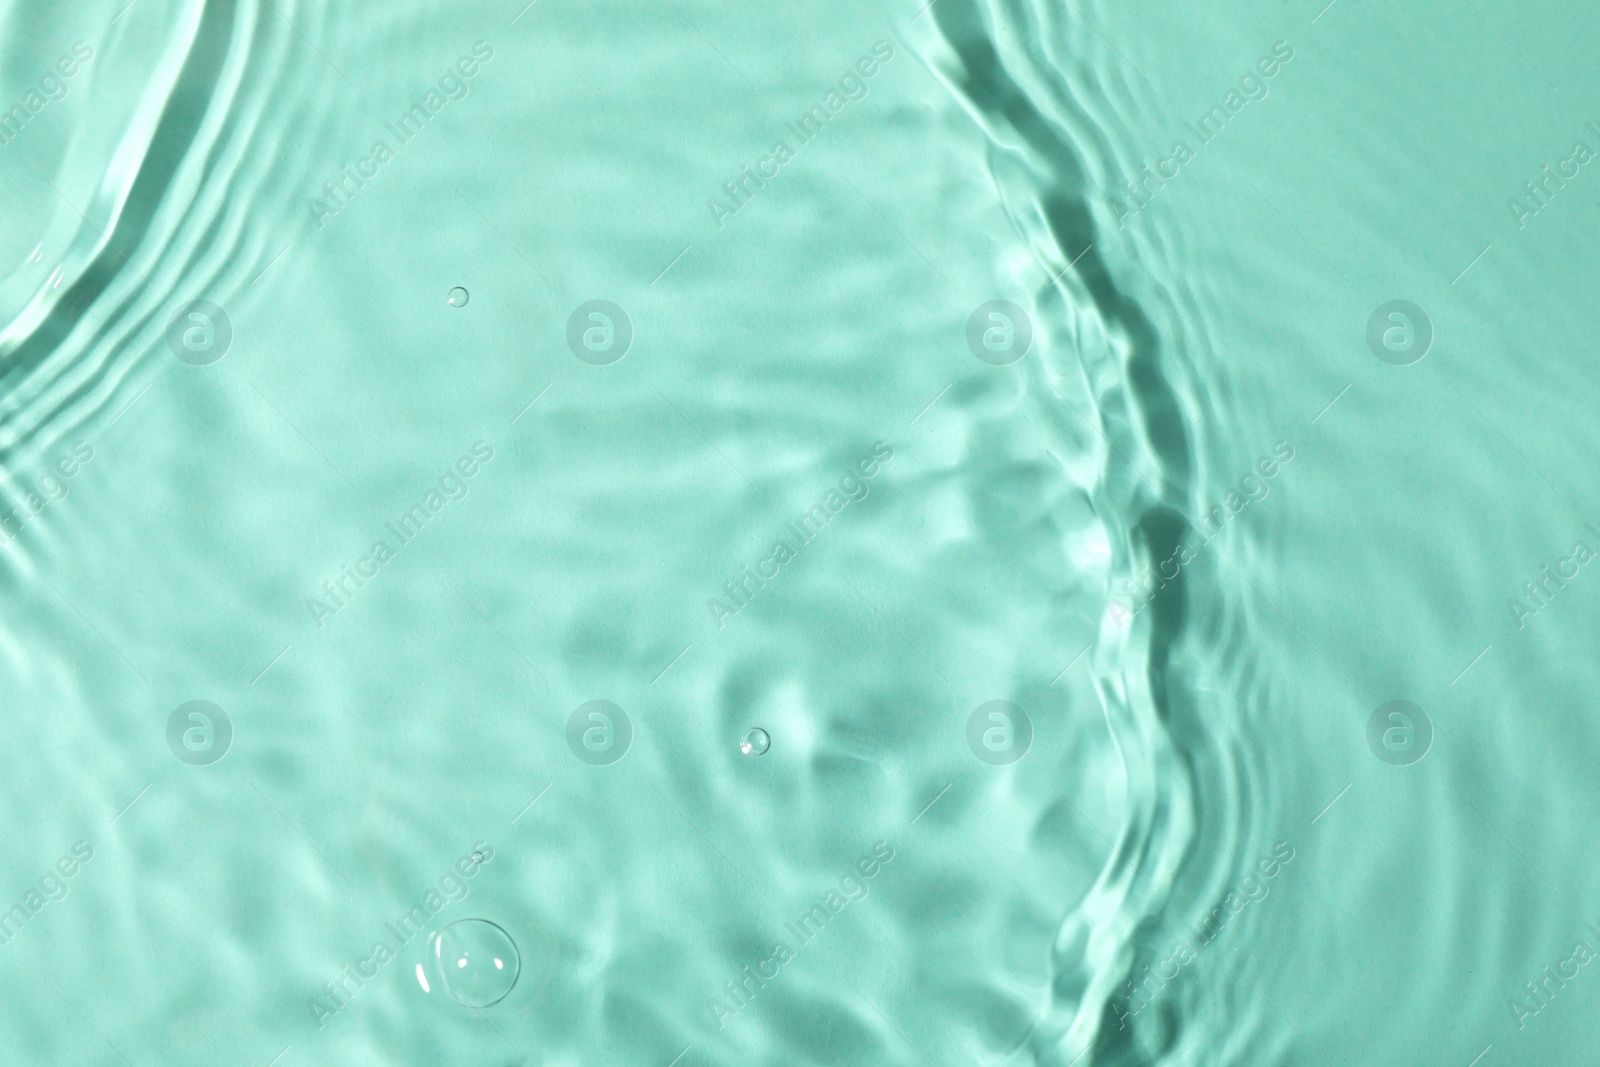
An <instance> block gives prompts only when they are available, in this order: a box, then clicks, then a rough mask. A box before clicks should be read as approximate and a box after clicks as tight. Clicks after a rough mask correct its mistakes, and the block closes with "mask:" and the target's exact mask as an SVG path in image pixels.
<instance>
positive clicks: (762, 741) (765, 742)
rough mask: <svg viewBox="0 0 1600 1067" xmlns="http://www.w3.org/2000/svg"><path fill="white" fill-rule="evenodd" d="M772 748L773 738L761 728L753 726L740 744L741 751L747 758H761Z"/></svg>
mask: <svg viewBox="0 0 1600 1067" xmlns="http://www.w3.org/2000/svg"><path fill="white" fill-rule="evenodd" d="M771 747H772V738H771V737H769V736H767V732H766V731H765V730H763V729H762V728H761V727H759V726H753V727H751V728H750V730H749V731H748V732H747V733H746V734H745V735H744V740H743V741H740V742H739V751H740V752H743V753H744V754H745V755H746V756H760V755H762V754H764V753H765V752H766V751H767V749H769V748H771Z"/></svg>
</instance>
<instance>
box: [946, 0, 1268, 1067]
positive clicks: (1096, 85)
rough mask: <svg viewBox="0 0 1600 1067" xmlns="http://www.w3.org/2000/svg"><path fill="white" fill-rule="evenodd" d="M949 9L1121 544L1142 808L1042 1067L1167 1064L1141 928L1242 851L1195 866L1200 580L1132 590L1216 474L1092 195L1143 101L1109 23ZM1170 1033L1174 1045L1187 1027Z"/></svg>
mask: <svg viewBox="0 0 1600 1067" xmlns="http://www.w3.org/2000/svg"><path fill="white" fill-rule="evenodd" d="M930 14H932V15H933V18H932V19H931V20H930V21H931V22H932V23H933V24H934V25H935V26H936V29H937V33H936V34H930V35H929V39H927V40H926V41H924V42H923V45H922V50H923V53H924V56H925V58H926V61H927V62H928V63H929V65H930V66H931V67H932V68H933V69H934V70H935V71H936V72H937V73H939V74H940V76H941V77H942V78H943V79H944V80H945V82H946V83H947V84H948V85H949V86H950V88H951V91H952V92H953V93H954V94H956V96H957V97H958V99H959V100H960V101H961V102H962V103H963V104H964V105H965V106H966V107H967V108H968V109H969V111H970V112H971V114H972V115H973V117H974V118H975V120H976V121H977V122H978V123H979V124H980V125H981V127H982V128H983V130H984V132H985V134H986V136H987V138H988V142H989V164H990V167H989V169H990V173H991V176H992V177H993V179H994V182H995V185H996V187H997V189H998V191H999V194H1000V197H1001V199H1002V202H1003V204H1004V206H1005V209H1006V212H1007V214H1008V215H1009V217H1010V218H1011V220H1012V222H1013V224H1014V225H1015V226H1016V228H1017V230H1018V231H1019V233H1020V235H1021V236H1022V238H1023V240H1024V242H1025V244H1026V245H1027V247H1028V248H1029V249H1030V250H1031V252H1032V255H1033V256H1034V258H1035V259H1036V261H1037V262H1038V263H1039V265H1040V266H1041V267H1042V268H1043V269H1044V273H1045V274H1046V275H1047V276H1048V277H1050V278H1052V279H1054V280H1053V281H1052V282H1050V283H1049V284H1046V285H1044V286H1041V287H1040V288H1039V289H1038V290H1037V291H1035V293H1034V294H1033V301H1032V307H1031V311H1032V314H1033V315H1034V317H1035V320H1036V321H1038V322H1041V323H1046V324H1048V328H1047V329H1045V330H1043V331H1041V332H1042V333H1043V334H1044V335H1045V339H1046V346H1045V349H1044V351H1043V353H1042V358H1041V360H1040V361H1039V362H1038V363H1037V364H1034V363H1030V367H1031V370H1032V380H1031V382H1030V387H1031V393H1032V396H1033V397H1034V400H1035V404H1036V408H1037V410H1038V417H1039V418H1040V420H1041V422H1042V423H1043V424H1045V425H1056V426H1058V427H1059V426H1061V425H1062V424H1063V423H1064V422H1070V421H1072V420H1074V419H1077V420H1081V422H1083V423H1086V424H1087V425H1088V426H1090V427H1092V430H1093V434H1094V435H1095V437H1096V438H1097V440H1098V447H1097V448H1095V449H1094V450H1093V455H1094V459H1095V462H1094V464H1093V465H1092V467H1091V468H1090V469H1087V470H1078V471H1071V470H1069V471H1066V472H1064V473H1066V474H1067V475H1068V476H1069V477H1070V476H1075V477H1076V478H1077V480H1078V481H1079V482H1080V484H1081V487H1082V489H1083V491H1084V493H1085V494H1086V496H1087V497H1088V498H1089V499H1090V500H1091V501H1092V502H1093V506H1094V511H1095V514H1096V516H1097V519H1098V522H1099V524H1100V527H1101V534H1102V536H1103V538H1104V542H1105V544H1106V545H1108V546H1110V552H1109V554H1108V556H1107V558H1105V559H1103V560H1100V561H1097V562H1098V564H1099V573H1098V574H1097V575H1094V576H1093V577H1094V578H1095V579H1096V580H1097V581H1098V583H1099V585H1100V588H1101V590H1102V593H1103V595H1104V596H1105V604H1106V610H1105V612H1104V614H1103V616H1102V620H1101V625H1100V627H1099V631H1098V634H1097V635H1096V638H1095V642H1094V645H1093V648H1092V655H1091V663H1092V669H1093V671H1094V677H1095V687H1096V691H1097V693H1098V695H1099V697H1100V702H1101V707H1102V710H1103V712H1104V714H1105V717H1106V722H1107V725H1108V728H1109V730H1110V733H1111V735H1112V738H1113V740H1114V741H1115V744H1116V746H1117V749H1118V751H1119V753H1120V755H1121V759H1122V766H1123V771H1124V774H1125V775H1126V811H1125V817H1124V822H1123V824H1122V826H1121V829H1120V831H1119V833H1118V835H1117V837H1116V840H1115V842H1114V843H1113V845H1112V849H1111V854H1110V857H1109V858H1108V860H1107V863H1106V865H1105V867H1104V869H1103V870H1102V871H1101V874H1100V876H1099V878H1098V879H1097V880H1096V882H1095V883H1094V885H1093V886H1092V888H1091V889H1090V890H1089V892H1088V893H1087V894H1086V895H1085V896H1084V898H1083V899H1082V900H1081V901H1080V902H1079V904H1078V905H1077V906H1076V907H1075V908H1074V909H1072V911H1071V912H1070V913H1069V914H1067V915H1066V916H1065V918H1064V919H1063V920H1062V922H1061V924H1060V927H1059V929H1058V931H1057V933H1056V936H1055V939H1054V943H1053V946H1052V953H1051V957H1052V960H1051V962H1052V972H1053V982H1052V993H1053V999H1052V1003H1051V1004H1050V1006H1049V1009H1048V1011H1047V1012H1046V1014H1045V1016H1044V1018H1043V1019H1042V1020H1041V1021H1040V1023H1039V1024H1038V1025H1036V1026H1035V1027H1034V1029H1033V1031H1032V1032H1031V1035H1030V1037H1029V1039H1028V1044H1029V1046H1030V1051H1031V1053H1032V1056H1033V1058H1034V1059H1035V1061H1036V1062H1039V1063H1043V1064H1061V1065H1065V1064H1070V1063H1075V1062H1080V1060H1081V1058H1082V1057H1084V1056H1085V1055H1086V1054H1089V1053H1092V1054H1093V1055H1092V1058H1091V1059H1090V1060H1084V1061H1082V1062H1120V1063H1139V1062H1150V1060H1149V1059H1148V1055H1149V1054H1148V1053H1138V1052H1136V1051H1135V1050H1134V1049H1133V1047H1132V1046H1131V1045H1130V1044H1129V1043H1128V1040H1127V1033H1126V1030H1125V1027H1124V1025H1123V1020H1122V1018H1121V1016H1123V1015H1124V1012H1123V1011H1122V1009H1121V1008H1119V1007H1118V1006H1117V1004H1116V999H1117V998H1118V996H1119V994H1121V993H1122V989H1121V987H1122V986H1124V985H1125V983H1126V981H1127V979H1128V978H1129V975H1130V972H1132V971H1133V970H1134V969H1135V963H1136V961H1137V959H1138V957H1139V949H1138V947H1137V946H1136V944H1135V935H1136V934H1137V933H1138V932H1140V931H1141V930H1145V929H1148V928H1150V927H1153V926H1156V925H1159V924H1160V923H1162V921H1163V919H1164V917H1165V916H1166V913H1167V912H1168V911H1169V909H1170V908H1171V907H1172V897H1173V892H1174V887H1175V885H1176V884H1177V883H1178V881H1179V879H1180V875H1181V877H1182V878H1183V879H1184V881H1185V882H1188V881H1190V880H1198V881H1199V882H1202V883H1204V882H1208V881H1213V882H1214V881H1215V879H1216V877H1217V876H1218V873H1219V872H1220V871H1221V870H1222V869H1223V864H1222V863H1221V862H1220V861H1219V862H1216V863H1213V864H1211V865H1210V868H1209V869H1208V870H1195V869H1194V868H1195V867H1196V866H1197V865H1198V866H1205V865H1204V864H1202V863H1200V861H1198V860H1196V859H1194V857H1193V852H1194V844H1195V839H1196V836H1197V833H1198V827H1197V818H1198V810H1199V807H1200V800H1199V794H1200V792H1201V790H1202V789H1203V788H1207V787H1209V785H1210V784H1211V783H1204V784H1203V783H1202V781H1201V776H1202V774H1203V772H1200V771H1198V770H1197V768H1196V766H1195V764H1196V762H1197V760H1196V759H1195V754H1194V753H1193V752H1191V751H1189V750H1188V749H1187V748H1186V746H1193V745H1195V744H1205V743H1206V741H1205V740H1204V739H1203V738H1199V737H1196V736H1194V734H1193V732H1191V731H1186V730H1184V729H1182V728H1177V727H1175V725H1174V722H1173V717H1174V716H1175V715H1176V714H1179V712H1178V710H1177V709H1179V708H1181V707H1183V706H1184V705H1185V703H1186V702H1185V701H1183V700H1182V699H1175V698H1174V694H1172V693H1169V692H1168V691H1167V685H1168V684H1169V679H1168V678H1167V676H1166V673H1165V672H1166V667H1167V659H1168V651H1169V649H1170V647H1171V646H1172V644H1173V643H1174V641H1175V640H1176V638H1177V636H1178V633H1179V632H1180V629H1181V627H1182V625H1183V622H1184V603H1185V596H1186V590H1185V584H1186V583H1185V578H1186V576H1184V575H1179V578H1178V580H1177V581H1175V582H1172V583H1169V584H1170V585H1172V586H1173V587H1174V588H1173V589H1172V590H1171V592H1170V593H1169V594H1168V595H1167V596H1165V597H1164V598H1163V600H1162V602H1161V603H1159V604H1156V605H1154V606H1153V607H1150V608H1149V610H1140V609H1131V610H1130V602H1129V598H1128V597H1127V596H1126V594H1125V593H1124V592H1123V591H1124V590H1126V589H1128V588H1130V587H1132V586H1134V585H1136V584H1137V583H1136V582H1135V580H1134V579H1135V576H1136V575H1145V574H1148V572H1149V571H1150V569H1151V567H1152V565H1153V562H1154V561H1155V560H1158V559H1165V558H1168V557H1169V556H1170V555H1171V553H1172V552H1173V550H1174V548H1175V545H1176V543H1177V541H1178V539H1179V536H1180V533H1181V529H1182V526H1183V520H1182V518H1181V516H1182V515H1183V514H1184V513H1185V512H1186V511H1187V510H1188V509H1187V508H1186V507H1185V506H1184V502H1185V498H1186V496H1187V495H1188V493H1189V492H1190V491H1191V489H1192V487H1193V486H1194V485H1195V484H1196V483H1197V482H1199V481H1201V480H1202V478H1203V476H1202V474H1201V473H1200V472H1197V471H1195V470H1193V469H1192V467H1193V463H1194V460H1193V458H1192V457H1193V455H1194V453H1195V451H1196V450H1195V449H1194V447H1193V444H1192V436H1193V434H1192V431H1191V430H1190V429H1189V427H1190V425H1191V418H1192V410H1193V408H1194V407H1196V405H1197V401H1195V400H1194V399H1193V397H1192V395H1191V394H1192V392H1194V391H1192V390H1188V389H1186V388H1185V385H1184V384H1183V376H1184V368H1183V367H1182V364H1181V356H1180V353H1179V352H1178V351H1176V349H1177V348H1178V347H1179V344H1178V343H1174V342H1173V341H1169V340H1167V339H1166V338H1165V337H1164V336H1163V334H1162V333H1161V332H1160V331H1158V328H1157V323H1156V321H1155V316H1154V315H1153V314H1152V313H1151V312H1150V311H1148V310H1147V309H1146V308H1145V307H1142V306H1141V305H1140V303H1139V302H1137V300H1136V299H1135V298H1134V297H1133V296H1132V295H1130V293H1129V292H1127V291H1125V290H1124V289H1123V288H1121V287H1120V286H1119V283H1118V281H1117V280H1116V279H1115V277H1114V272H1113V264H1112V262H1111V261H1110V260H1109V258H1108V256H1107V255H1106V254H1105V253H1103V252H1102V251H1101V250H1100V249H1099V248H1098V247H1097V245H1099V244H1101V243H1103V235H1101V234H1100V233H1099V231H1098V229H1097V221H1096V219H1095V217H1094V215H1093V213H1092V212H1091V205H1090V203H1089V195H1090V189H1091V180H1090V175H1089V173H1088V168H1089V166H1090V164H1089V162H1088V158H1089V157H1090V156H1091V155H1094V154H1096V153H1102V152H1103V151H1104V152H1109V146H1108V145H1107V140H1108V135H1107V133H1106V124H1107V123H1108V122H1114V121H1115V117H1116V109H1117V106H1118V104H1117V103H1116V101H1117V100H1118V98H1119V97H1121V98H1122V99H1124V100H1126V101H1128V102H1127V103H1125V104H1123V105H1122V106H1128V107H1131V106H1135V104H1134V102H1133V100H1132V95H1131V91H1130V90H1128V89H1126V87H1125V86H1119V85H1116V84H1109V83H1108V82H1109V81H1110V79H1109V78H1107V77H1105V76H1102V75H1098V74H1097V73H1096V69H1097V67H1096V64H1095V63H1093V62H1092V61H1091V60H1086V59H1084V58H1081V57H1082V56H1083V55H1085V54H1090V49H1089V48H1088V46H1089V45H1090V44H1091V43H1097V42H1095V38H1094V33H1095V31H1094V30H1093V29H1092V28H1091V26H1090V25H1089V24H1088V23H1087V22H1085V21H1082V20H1079V19H1077V18H1076V17H1075V16H1071V15H1067V14H1066V13H1064V12H1059V11H1057V10H1055V8H1054V6H1053V5H1040V4H1034V3H1031V2H1030V0H1016V2H1011V0H993V2H991V3H983V2H982V0H943V2H941V3H940V4H939V5H937V6H936V7H935V8H934V9H932V11H931V12H930ZM1064 20H1065V21H1064ZM997 27H1006V28H1008V30H1000V29H997ZM1069 72H1070V73H1069ZM1079 83H1083V84H1079ZM1088 99H1094V100H1097V101H1100V102H1101V103H1102V107H1103V109H1105V110H1108V111H1109V114H1107V115H1100V114H1094V113H1091V110H1090V108H1089V106H1088V105H1085V104H1082V103H1080V102H1079V101H1080V100H1088ZM1107 101H1109V102H1110V103H1109V104H1106V103H1105V102H1107ZM1052 341H1053V342H1054V344H1051V342H1052ZM1063 411H1064V412H1065V414H1064V415H1063V414H1061V413H1062V412H1063ZM1080 432H1081V429H1080ZM1221 762H1222V764H1223V766H1222V768H1221V770H1220V773H1217V777H1218V778H1220V779H1221V781H1220V783H1217V784H1218V787H1219V789H1220V790H1221V792H1222V794H1223V796H1222V797H1221V798H1219V807H1220V808H1221V809H1223V810H1227V809H1228V808H1229V807H1232V806H1234V801H1233V800H1232V798H1231V797H1230V796H1228V794H1231V793H1232V792H1233V790H1232V788H1231V785H1230V783H1231V780H1232V778H1233V776H1234V775H1235V773H1236V772H1235V771H1234V770H1232V769H1231V768H1230V766H1229V765H1228V760H1227V758H1226V756H1224V758H1223V759H1222V760H1221ZM1210 832H1216V831H1215V830H1213V831H1210ZM1236 834H1237V828H1236V827H1234V826H1232V825H1225V826H1224V827H1223V828H1222V830H1221V836H1222V837H1223V838H1224V839H1225V840H1231V839H1232V838H1233V837H1234V836H1236ZM1221 851H1222V852H1223V853H1225V852H1226V851H1227V849H1226V848H1224V849H1222V850H1221ZM1186 864H1187V866H1186ZM1164 1041H1165V1042H1167V1043H1168V1047H1171V1044H1172V1043H1175V1041H1176V1038H1175V1037H1174V1036H1173V1035H1167V1037H1166V1038H1165V1039H1164Z"/></svg>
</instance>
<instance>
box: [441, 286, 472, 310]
mask: <svg viewBox="0 0 1600 1067" xmlns="http://www.w3.org/2000/svg"><path fill="white" fill-rule="evenodd" d="M445 299H446V300H448V301H449V302H450V306H451V307H453V308H459V307H466V306H467V301H468V300H470V299H471V296H470V294H468V292H467V291H466V290H465V289H463V288H461V286H459V285H458V286H456V287H455V288H454V289H452V290H450V295H449V296H448V297H446V298H445Z"/></svg>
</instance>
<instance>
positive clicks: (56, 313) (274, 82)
mask: <svg viewBox="0 0 1600 1067" xmlns="http://www.w3.org/2000/svg"><path fill="white" fill-rule="evenodd" d="M130 7H131V5H130ZM290 14H293V10H292V8H291V9H290ZM58 20H59V22H60V26H59V27H58V28H57V29H58V32H57V33H56V34H54V36H59V37H62V38H63V39H66V38H68V37H70V36H71V35H72V34H79V35H80V36H79V38H78V40H77V41H76V42H75V44H74V46H73V48H74V52H73V54H74V56H75V57H76V58H77V59H78V60H80V61H81V68H80V70H79V72H78V73H77V75H76V80H77V82H78V83H79V84H78V86H77V87H76V88H77V89H78V94H77V95H73V94H69V95H68V96H67V97H66V98H65V101H66V102H64V103H63V104H61V105H58V109H59V110H61V111H64V112H66V114H64V115H60V116H57V115H50V116H48V117H49V118H50V119H51V120H52V121H55V122H56V123H57V125H56V126H47V125H46V124H45V123H44V122H43V120H42V119H35V120H32V122H31V123H30V125H29V126H27V127H25V128H23V129H22V130H20V131H19V132H18V134H17V135H16V137H15V139H14V143H8V144H7V146H6V150H7V151H8V152H9V153H12V154H13V155H14V156H16V157H19V158H20V157H24V156H27V157H31V158H25V159H20V162H21V164H22V165H23V166H24V167H25V168H26V169H27V170H28V171H32V172H34V173H37V174H38V175H39V177H40V180H42V181H43V182H44V183H46V186H47V187H46V188H45V189H44V191H43V192H42V193H38V192H36V191H34V190H31V189H30V190H29V193H30V196H31V197H32V198H33V199H35V200H36V201H37V202H41V203H47V204H48V205H49V208H48V209H47V210H46V211H45V212H42V213H40V214H38V215H37V216H35V218H34V219H33V220H30V221H33V222H34V229H33V231H32V232H31V233H29V234H28V235H27V240H26V245H27V246H28V247H31V251H28V252H26V254H23V247H21V246H18V247H16V248H15V251H16V253H17V254H16V255H15V257H14V258H13V259H12V260H11V262H9V263H8V264H7V272H6V274H5V276H4V278H3V279H0V294H4V302H3V305H0V314H3V316H4V322H3V325H0V395H3V396H4V402H3V403H4V407H3V408H0V462H3V463H5V464H6V465H7V466H17V465H19V464H22V463H26V462H28V461H29V460H30V459H31V458H32V456H33V454H34V453H36V452H38V451H39V450H40V449H43V448H48V447H50V445H51V444H52V443H53V442H55V441H58V440H60V439H62V438H64V437H65V436H66V435H68V434H71V433H74V432H83V431H82V429H81V428H83V427H86V426H87V425H88V424H89V423H90V422H91V421H92V420H93V419H94V418H95V416H96V415H99V416H101V418H100V420H99V421H100V422H101V423H102V424H103V423H104V421H105V419H106V418H108V417H109V416H110V413H111V412H115V411H116V410H117V408H119V407H121V405H122V404H124V403H126V402H127V401H128V400H129V399H130V398H131V397H133V396H134V395H136V394H137V393H138V392H139V391H140V390H141V389H142V388H143V385H142V384H141V382H142V380H143V379H146V378H148V376H149V372H151V371H152V370H154V369H158V368H161V367H164V365H163V364H160V363H156V362H154V360H153V359H152V357H154V359H159V358H160V357H162V356H164V355H166V354H167V352H166V349H167V347H168V346H167V344H166V343H165V337H166V334H167V332H168V328H169V325H170V321H169V320H170V318H171V315H172V313H173V311H174V309H175V308H177V307H178V306H179V305H181V304H183V303H185V302H186V301H188V300H191V299H194V298H196V297H197V296H199V295H201V294H204V296H205V297H207V298H208V299H210V300H211V301H215V302H223V303H230V304H231V302H232V299H233V298H234V296H235V295H237V294H238V293H239V292H240V291H242V290H243V289H245V288H246V286H247V284H248V278H249V275H250V273H251V272H252V271H253V270H254V268H255V267H256V266H257V262H256V261H257V259H258V258H259V256H260V248H261V247H262V246H263V244H264V241H263V237H262V234H263V232H264V231H267V230H271V229H273V228H274V227H279V226H280V225H281V211H277V212H274V211H273V210H271V209H272V208H273V207H274V199H275V198H274V197H270V196H263V195H261V194H262V190H263V188H264V187H266V186H267V184H268V182H269V180H270V178H271V175H272V172H273V171H274V169H276V168H281V167H283V166H284V164H285V162H287V164H288V170H289V171H290V172H294V171H295V170H296V169H299V167H300V162H301V159H303V157H304V156H305V155H306V154H307V149H306V147H305V144H307V143H309V142H310V140H311V139H310V138H307V139H306V141H305V142H302V145H301V148H300V150H299V151H298V152H291V153H286V155H287V156H288V158H287V160H285V159H275V160H273V161H272V163H273V165H272V166H268V165H267V164H266V160H265V159H264V158H263V155H264V154H267V155H270V154H271V153H272V152H273V151H274V150H276V149H277V148H279V147H281V146H282V145H283V143H284V130H285V129H286V128H287V127H288V125H289V124H290V122H291V116H293V115H294V114H295V113H296V112H297V111H298V110H299V108H300V107H301V106H302V105H303V103H304V99H305V97H306V95H307V93H306V92H305V91H304V90H301V91H299V92H296V91H295V85H294V82H293V80H292V78H291V77H290V75H291V73H292V71H293V67H292V65H291V64H290V63H289V60H288V46H289V34H290V33H292V29H291V28H290V27H289V26H288V25H287V24H286V23H284V22H283V21H282V16H280V15H279V14H275V13H274V9H273V8H271V7H269V6H266V5H263V4H260V3H256V2H253V0H245V2H241V3H234V2H231V0H205V2H202V3H184V4H170V5H167V6H166V7H164V8H163V7H161V6H159V5H142V6H141V8H140V9H139V10H137V11H131V10H128V9H126V8H125V9H123V10H122V11H120V12H117V13H115V15H114V16H113V17H112V20H111V21H110V22H109V23H106V22H103V21H97V20H86V19H85V18H84V17H83V16H82V15H81V13H76V12H71V13H63V14H62V15H60V16H58ZM30 36H45V35H43V34H39V33H38V32H37V31H33V32H31V33H30ZM80 97H81V99H80ZM297 157H299V158H297ZM264 209H267V210H264ZM19 232H20V231H19ZM7 251H8V252H10V251H11V249H8V250H7ZM235 312H236V313H237V309H235Z"/></svg>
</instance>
